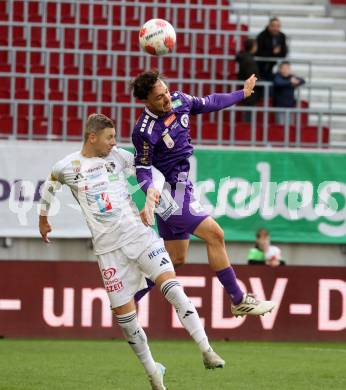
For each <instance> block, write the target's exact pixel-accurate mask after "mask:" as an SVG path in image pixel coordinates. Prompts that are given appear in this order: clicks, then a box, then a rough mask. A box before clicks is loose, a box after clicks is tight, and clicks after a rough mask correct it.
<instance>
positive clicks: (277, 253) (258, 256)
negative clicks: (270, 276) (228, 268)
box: [248, 228, 285, 267]
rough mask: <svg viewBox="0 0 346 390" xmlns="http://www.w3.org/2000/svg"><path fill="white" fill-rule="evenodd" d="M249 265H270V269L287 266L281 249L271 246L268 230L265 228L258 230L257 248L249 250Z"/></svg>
mask: <svg viewBox="0 0 346 390" xmlns="http://www.w3.org/2000/svg"><path fill="white" fill-rule="evenodd" d="M248 264H251V265H269V266H270V267H277V266H278V265H285V262H284V261H283V260H282V259H281V250H280V248H278V247H277V246H274V245H270V235H269V232H268V230H266V229H263V228H261V229H258V230H257V232H256V242H255V246H254V248H251V249H250V250H249V254H248Z"/></svg>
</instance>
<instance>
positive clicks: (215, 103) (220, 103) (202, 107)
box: [185, 75, 257, 115]
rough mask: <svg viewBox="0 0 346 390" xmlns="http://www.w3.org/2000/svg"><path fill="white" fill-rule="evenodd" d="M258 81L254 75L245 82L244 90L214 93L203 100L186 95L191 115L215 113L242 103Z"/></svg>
mask: <svg viewBox="0 0 346 390" xmlns="http://www.w3.org/2000/svg"><path fill="white" fill-rule="evenodd" d="M256 80H257V78H256V76H255V75H252V76H251V77H249V78H248V79H247V80H246V81H245V83H244V87H243V89H240V90H238V91H234V92H230V93H212V94H211V95H208V96H205V97H203V98H200V97H195V96H190V95H186V94H185V97H186V99H187V100H188V102H189V104H190V109H191V111H190V112H191V114H193V115H194V114H202V113H207V112H215V111H219V110H222V109H224V108H227V107H231V106H233V105H234V104H238V103H240V102H241V101H242V100H244V99H246V98H247V97H249V96H250V95H251V94H252V93H253V89H254V87H255V84H256Z"/></svg>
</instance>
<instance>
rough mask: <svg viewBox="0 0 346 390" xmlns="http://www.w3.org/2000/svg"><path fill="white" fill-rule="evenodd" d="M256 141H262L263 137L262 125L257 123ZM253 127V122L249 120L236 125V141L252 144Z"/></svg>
mask: <svg viewBox="0 0 346 390" xmlns="http://www.w3.org/2000/svg"><path fill="white" fill-rule="evenodd" d="M255 137H256V138H255V140H254V141H255V142H256V143H258V142H261V141H262V139H263V129H262V126H259V125H257V126H256V130H255ZM252 140H253V139H252V129H251V124H250V123H247V122H239V123H237V124H236V125H235V129H234V141H235V142H236V143H239V144H241V143H243V144H244V143H245V144H250V143H251V142H252Z"/></svg>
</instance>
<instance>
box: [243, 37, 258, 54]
mask: <svg viewBox="0 0 346 390" xmlns="http://www.w3.org/2000/svg"><path fill="white" fill-rule="evenodd" d="M255 43H256V39H251V38H248V39H245V41H244V44H243V45H244V50H245V51H246V52H249V51H251V50H252V48H253V47H254V45H255Z"/></svg>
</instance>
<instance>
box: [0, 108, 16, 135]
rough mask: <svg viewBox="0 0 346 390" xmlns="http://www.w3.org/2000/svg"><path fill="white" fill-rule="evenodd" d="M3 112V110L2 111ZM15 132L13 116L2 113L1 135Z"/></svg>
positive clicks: (0, 116) (0, 122)
mask: <svg viewBox="0 0 346 390" xmlns="http://www.w3.org/2000/svg"><path fill="white" fill-rule="evenodd" d="M0 112H1V111H0ZM12 133H13V118H12V117H11V116H9V115H2V113H1V115H0V136H1V135H4V134H12Z"/></svg>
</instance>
